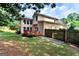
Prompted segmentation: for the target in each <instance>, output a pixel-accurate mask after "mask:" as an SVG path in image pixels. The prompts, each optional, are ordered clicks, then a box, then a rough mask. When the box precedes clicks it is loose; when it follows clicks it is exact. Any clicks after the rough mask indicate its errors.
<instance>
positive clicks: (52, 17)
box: [33, 13, 58, 20]
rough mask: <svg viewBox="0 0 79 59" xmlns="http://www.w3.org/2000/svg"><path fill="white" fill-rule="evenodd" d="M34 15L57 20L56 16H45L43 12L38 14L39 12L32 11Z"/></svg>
mask: <svg viewBox="0 0 79 59" xmlns="http://www.w3.org/2000/svg"><path fill="white" fill-rule="evenodd" d="M34 15H38V16H43V17H46V18H50V19H55V20H58V19H57V18H54V17H50V16H47V15H44V14H40V13H34ZM34 15H33V16H34Z"/></svg>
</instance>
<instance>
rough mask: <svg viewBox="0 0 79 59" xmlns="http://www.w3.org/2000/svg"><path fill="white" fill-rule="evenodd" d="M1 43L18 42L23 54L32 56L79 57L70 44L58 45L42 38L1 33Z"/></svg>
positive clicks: (78, 53) (78, 52)
mask: <svg viewBox="0 0 79 59" xmlns="http://www.w3.org/2000/svg"><path fill="white" fill-rule="evenodd" d="M0 41H6V42H9V41H16V42H17V43H18V44H19V47H21V49H22V50H23V52H25V53H26V54H28V55H32V56H72V55H79V51H77V50H74V49H72V48H71V47H70V46H69V45H68V44H61V45H57V44H55V43H53V42H51V41H48V40H46V39H41V38H40V37H22V36H21V35H18V34H16V33H10V32H0ZM8 49H9V48H8Z"/></svg>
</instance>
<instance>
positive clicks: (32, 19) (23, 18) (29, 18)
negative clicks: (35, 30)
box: [19, 18, 33, 20]
mask: <svg viewBox="0 0 79 59" xmlns="http://www.w3.org/2000/svg"><path fill="white" fill-rule="evenodd" d="M19 20H33V19H30V18H21V19H19Z"/></svg>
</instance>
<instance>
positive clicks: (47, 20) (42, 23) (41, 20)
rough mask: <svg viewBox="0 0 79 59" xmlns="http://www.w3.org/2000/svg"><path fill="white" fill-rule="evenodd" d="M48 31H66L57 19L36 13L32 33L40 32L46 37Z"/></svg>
mask: <svg viewBox="0 0 79 59" xmlns="http://www.w3.org/2000/svg"><path fill="white" fill-rule="evenodd" d="M46 29H55V30H58V29H65V26H64V24H63V23H62V22H61V21H60V20H59V19H57V18H54V17H49V16H46V15H43V14H39V13H35V14H34V15H33V23H32V31H35V32H36V31H39V32H40V33H41V34H42V35H43V36H45V30H46Z"/></svg>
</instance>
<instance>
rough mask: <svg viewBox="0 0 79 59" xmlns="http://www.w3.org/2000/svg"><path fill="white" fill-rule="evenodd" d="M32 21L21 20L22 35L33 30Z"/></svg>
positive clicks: (27, 19)
mask: <svg viewBox="0 0 79 59" xmlns="http://www.w3.org/2000/svg"><path fill="white" fill-rule="evenodd" d="M32 21H33V20H32V19H29V18H22V19H21V33H22V34H23V33H24V30H32Z"/></svg>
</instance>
